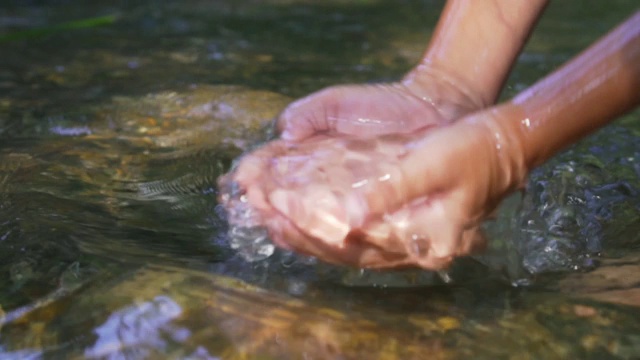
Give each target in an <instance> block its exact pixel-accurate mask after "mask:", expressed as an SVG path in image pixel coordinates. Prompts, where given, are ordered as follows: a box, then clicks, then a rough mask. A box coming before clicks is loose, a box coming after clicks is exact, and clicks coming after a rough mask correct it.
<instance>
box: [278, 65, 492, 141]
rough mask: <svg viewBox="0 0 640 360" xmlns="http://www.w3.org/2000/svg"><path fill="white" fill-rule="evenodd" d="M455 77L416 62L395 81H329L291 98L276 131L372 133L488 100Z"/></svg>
mask: <svg viewBox="0 0 640 360" xmlns="http://www.w3.org/2000/svg"><path fill="white" fill-rule="evenodd" d="M480 98H481V97H480V94H476V93H474V92H472V91H470V90H469V89H468V87H467V86H466V85H464V84H463V83H462V82H460V81H457V80H454V77H453V76H451V75H449V74H445V73H444V72H441V71H437V70H436V69H433V68H429V67H426V66H421V67H419V68H417V69H416V70H414V71H412V72H410V73H409V74H408V75H407V76H405V78H404V79H403V80H402V81H400V82H395V83H389V84H375V85H343V86H334V87H330V88H327V89H324V90H321V91H319V92H316V93H314V94H311V95H309V96H307V97H305V98H302V99H300V100H297V101H295V102H294V103H292V104H291V105H289V107H287V108H286V109H285V110H284V111H283V113H282V114H281V115H280V117H279V119H278V128H279V129H280V131H281V137H282V138H283V139H286V140H291V141H301V140H304V139H305V138H307V137H309V136H313V135H315V134H319V133H323V134H348V135H358V136H371V135H380V134H389V133H411V132H413V131H415V130H416V129H419V128H423V127H429V126H434V125H444V124H448V123H450V122H452V121H453V120H455V119H457V118H459V117H461V116H462V115H464V114H467V113H470V112H472V111H477V110H479V109H481V108H482V107H484V106H486V105H488V104H484V103H483V102H482V101H481V100H480Z"/></svg>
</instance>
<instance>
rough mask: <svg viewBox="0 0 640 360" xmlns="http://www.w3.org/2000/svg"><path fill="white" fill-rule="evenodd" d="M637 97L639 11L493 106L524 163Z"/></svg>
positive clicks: (539, 159) (536, 160)
mask: <svg viewBox="0 0 640 360" xmlns="http://www.w3.org/2000/svg"><path fill="white" fill-rule="evenodd" d="M639 103H640V12H637V13H635V14H634V15H633V16H631V17H630V18H629V19H628V20H626V21H625V22H624V23H623V24H621V25H619V26H618V27H617V28H615V29H613V30H612V31H611V32H609V33H608V34H607V35H605V36H604V37H603V38H601V39H600V40H599V41H598V42H596V43H595V44H593V45H592V46H591V47H589V48H588V49H586V50H585V51H583V52H582V53H581V54H580V55H578V56H577V57H576V58H574V59H573V60H572V61H570V62H569V63H567V64H565V65H564V66H562V67H561V68H559V69H558V70H556V71H555V72H553V73H552V74H551V75H549V76H547V77H546V78H544V79H542V80H541V81H539V82H537V83H536V84H534V85H533V86H532V87H530V88H529V89H527V90H525V91H523V92H522V93H520V94H519V95H517V96H516V97H515V98H514V99H513V100H512V101H510V102H508V103H507V104H506V105H503V106H501V107H499V108H498V110H496V114H497V115H498V118H499V119H498V121H497V122H498V126H503V127H505V128H506V130H505V131H506V134H509V136H515V137H516V138H517V141H518V142H519V144H520V147H521V150H520V151H521V152H522V155H523V161H524V163H525V166H526V167H527V168H528V169H532V168H533V167H535V166H538V165H540V164H542V163H543V162H545V161H546V160H548V159H549V158H550V157H552V156H553V155H554V154H556V153H557V152H558V151H560V150H561V149H563V148H564V147H566V146H568V145H569V144H572V143H574V142H575V141H577V140H579V139H580V138H582V137H584V136H586V135H587V134H589V133H591V132H592V131H594V130H596V129H598V128H600V127H602V126H604V125H606V124H607V123H609V122H610V121H612V120H613V119H615V118H616V117H617V116H619V115H621V114H623V113H625V112H628V111H630V110H632V109H633V108H634V107H635V106H637V105H638V104H639Z"/></svg>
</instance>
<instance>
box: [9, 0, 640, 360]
mask: <svg viewBox="0 0 640 360" xmlns="http://www.w3.org/2000/svg"><path fill="white" fill-rule="evenodd" d="M441 5H442V4H441V3H440V2H430V1H401V2H397V1H337V0H336V1H328V2H317V1H302V0H300V1H293V0H290V1H276V0H274V1H231V0H229V1H215V2H212V1H180V2H178V1H175V2H163V3H162V4H158V3H155V2H148V3H146V4H145V3H144V2H136V3H132V2H119V3H113V2H92V3H91V5H82V6H79V5H78V4H73V3H68V2H57V1H52V2H50V3H47V2H35V3H33V4H30V5H22V4H20V3H18V2H9V3H8V4H6V6H3V8H2V9H0V41H1V42H0V53H1V54H2V57H1V58H0V274H1V275H0V359H5V358H7V359H12V358H39V357H44V356H50V357H53V358H128V359H129V358H131V359H140V358H181V359H217V358H223V359H228V358H242V356H244V355H247V356H248V357H249V358H255V357H259V356H260V357H261V358H274V359H282V358H292V359H297V358H339V356H342V357H343V358H353V359H361V358H371V357H372V356H374V357H379V358H399V359H410V358H416V359H420V358H424V354H425V353H429V354H432V355H433V357H434V358H451V357H453V358H470V357H473V358H496V357H517V356H519V355H522V356H524V355H523V354H525V353H529V354H531V357H532V358H607V357H619V358H633V357H637V356H638V354H640V338H639V337H638V335H637V334H640V322H639V321H638V320H636V319H640V311H639V310H638V305H640V289H639V288H638V284H639V283H640V275H638V274H640V255H638V252H639V249H640V237H639V236H638V234H639V233H640V232H639V231H638V230H639V225H638V224H640V222H639V221H638V219H639V216H638V214H639V213H640V205H639V204H640V190H639V189H640V181H639V177H640V165H639V162H638V161H639V159H640V127H639V126H640V125H639V117H640V116H639V115H638V113H637V112H636V113H634V114H631V115H628V116H626V117H624V118H622V119H620V120H619V121H617V122H616V123H615V124H613V125H611V126H609V127H607V128H606V129H603V130H602V131H600V132H598V133H597V134H595V135H594V136H592V137H590V138H589V139H587V140H586V141H584V142H582V143H580V144H578V145H577V146H575V147H573V148H571V149H570V150H569V151H567V152H565V153H564V154H562V155H560V156H558V157H557V158H556V159H554V160H552V161H551V162H549V163H548V164H547V165H545V166H544V167H542V168H540V169H538V170H536V171H535V172H534V173H533V174H532V175H531V180H530V183H529V187H528V191H527V193H526V194H525V195H524V198H519V197H518V195H516V197H514V198H512V199H511V200H510V201H509V202H508V203H506V204H504V206H503V209H502V211H501V212H500V214H499V216H498V219H497V220H496V221H495V222H493V223H491V224H488V225H487V226H488V227H489V232H490V233H491V234H492V242H491V249H489V251H488V252H487V253H486V254H484V255H481V256H479V257H477V258H475V259H465V260H462V261H460V262H459V263H458V264H456V265H455V266H454V267H453V268H452V269H450V270H449V271H448V272H447V273H442V274H434V273H430V272H423V271H406V272H390V273H387V272H385V273H380V272H370V271H365V272H362V271H360V270H352V269H341V268H336V267H331V266H327V265H325V264H322V263H320V262H318V261H317V260H315V259H312V258H303V257H300V256H297V255H295V254H292V253H289V252H283V251H280V250H277V249H274V248H273V247H272V246H271V245H270V243H269V242H268V240H267V239H266V238H265V237H264V236H263V235H264V233H261V232H260V231H259V230H257V229H252V231H253V232H252V233H249V232H243V233H241V234H239V233H236V234H235V235H236V236H235V237H234V236H232V237H231V239H236V240H231V241H230V237H229V235H228V232H229V228H228V225H227V221H226V216H228V214H224V212H223V211H222V209H221V208H220V206H219V205H218V204H217V201H216V196H217V195H218V189H216V187H215V184H216V179H217V178H218V176H219V175H221V174H222V173H224V172H226V171H228V170H229V168H230V166H231V164H232V161H233V159H235V158H236V157H237V156H238V155H240V154H241V152H243V151H246V150H247V149H249V148H250V147H251V146H253V145H255V144H257V143H259V142H261V141H264V140H265V139H266V138H268V137H269V136H272V134H271V130H272V129H271V128H270V126H269V125H268V124H269V120H270V119H271V118H273V117H274V116H275V115H276V114H277V113H278V111H279V110H280V109H282V107H283V106H285V105H286V103H288V102H289V101H290V100H291V99H293V98H295V97H299V96H302V95H304V94H306V93H308V92H310V91H313V90H316V89H318V88H321V87H324V86H327V85H331V84H336V83H345V82H363V81H381V80H390V79H395V78H397V77H398V76H400V75H401V74H402V73H403V72H404V71H406V70H407V69H408V68H409V67H410V66H411V65H412V64H413V63H414V62H415V61H416V59H418V57H419V56H420V54H421V52H422V50H423V47H424V44H425V42H426V39H427V38H428V36H429V33H430V29H431V28H432V26H433V24H434V23H435V21H436V19H437V15H438V13H439V9H440V7H441ZM636 8H637V5H636V4H635V3H634V2H633V1H614V2H606V3H601V2H599V1H595V0H593V1H588V2H585V3H583V4H581V5H580V6H578V7H576V6H575V5H573V4H571V2H554V3H553V4H552V5H551V6H550V8H549V9H548V11H547V14H546V15H545V18H544V19H543V20H542V21H541V23H540V24H539V26H538V28H537V30H536V33H535V34H534V36H533V38H532V39H531V41H530V44H529V46H528V47H527V49H526V50H525V52H524V53H523V55H522V56H521V57H520V59H519V63H518V65H517V66H516V68H515V70H514V73H513V75H512V77H511V79H510V80H509V82H508V84H507V90H506V91H505V96H510V95H513V94H514V93H515V92H517V91H519V90H520V89H522V88H524V87H526V86H528V85H530V84H531V83H532V82H533V81H535V79H537V78H539V77H540V76H542V75H544V74H546V73H547V72H548V71H550V70H551V69H553V68H554V67H556V66H557V65H559V64H560V63H562V62H563V61H566V60H567V59H569V58H570V57H571V56H572V55H574V54H575V53H576V52H577V51H579V50H580V49H581V48H583V47H584V46H586V45H587V44H589V43H590V42H591V41H593V40H594V39H595V38H596V37H597V36H598V35H600V34H602V33H603V32H605V31H606V30H607V29H608V28H610V27H612V26H613V24H615V23H617V22H619V21H621V20H622V19H623V18H624V17H625V16H626V14H629V13H630V12H631V11H632V10H633V9H636ZM100 16H107V18H104V19H103V20H101V21H97V22H96V21H94V22H93V23H91V22H88V23H85V24H84V25H83V24H79V23H77V22H76V23H73V22H74V21H77V20H80V19H89V18H95V17H100ZM60 24H63V25H64V24H67V25H64V26H61V25H60ZM73 24H75V25H73ZM32 29H40V30H38V31H32ZM229 191H230V190H229ZM232 235H233V234H232ZM238 239H241V240H250V241H249V245H252V244H253V245H255V243H251V242H252V241H253V242H255V240H260V242H259V244H258V245H259V246H256V247H251V246H249V247H247V243H246V242H238V241H237V240H238ZM253 254H259V255H260V256H259V258H252V260H255V261H252V262H248V261H246V258H247V255H253ZM250 257H251V256H250ZM446 283H449V284H446ZM512 284H517V285H525V284H530V286H528V287H512V286H511V285H512ZM622 304H626V305H622Z"/></svg>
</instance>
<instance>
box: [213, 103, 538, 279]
mask: <svg viewBox="0 0 640 360" xmlns="http://www.w3.org/2000/svg"><path fill="white" fill-rule="evenodd" d="M494 117H495V116H494V114H493V113H492V112H491V111H484V112H480V113H477V114H474V115H472V116H470V117H467V118H465V119H464V120H462V121H461V122H460V123H456V124H453V125H449V126H443V127H440V128H437V129H427V130H423V131H420V132H418V133H414V134H396V135H382V136H371V137H363V136H349V135H342V136H331V137H328V136H313V137H309V138H306V140H304V141H302V142H290V141H285V140H277V141H274V142H272V143H269V144H267V145H266V146H265V147H263V148H261V149H259V150H257V151H256V152H254V153H252V154H249V155H247V156H246V157H245V158H244V159H243V161H241V163H240V165H239V166H238V168H237V169H236V171H235V172H234V173H233V174H230V175H228V176H227V177H226V178H225V179H223V182H230V181H233V182H236V183H237V184H238V185H239V186H240V188H242V189H244V191H245V196H246V201H248V203H249V204H251V205H252V206H253V207H254V208H255V209H256V211H257V212H258V213H259V214H260V217H261V223H262V225H263V226H265V227H266V228H267V229H268V230H269V233H270V236H271V237H272V239H273V240H274V241H275V242H276V244H278V245H280V246H283V247H287V248H291V249H293V250H296V251H299V252H302V253H305V254H309V255H313V256H317V257H319V258H321V259H323V260H325V261H329V262H333V263H339V264H346V265H352V266H358V267H373V268H390V267H400V266H419V267H422V268H426V269H439V268H443V267H446V266H447V265H448V264H449V263H450V262H451V260H452V259H453V258H455V257H457V256H463V255H467V254H470V253H473V252H475V251H478V250H480V249H482V247H483V246H484V238H483V236H482V233H481V230H480V225H481V223H482V221H483V220H484V219H485V218H486V217H487V216H488V215H489V214H490V213H491V212H492V211H493V210H494V209H495V207H496V206H497V205H498V204H499V202H500V201H501V199H502V198H503V197H504V196H506V195H507V194H508V193H509V192H511V191H513V190H514V189H515V188H517V187H518V186H520V185H521V184H522V183H523V182H524V178H525V176H526V171H525V169H524V165H523V163H522V160H521V154H520V149H519V146H518V140H517V139H513V138H511V137H510V136H509V134H507V133H506V132H504V131H502V130H501V128H500V127H499V126H497V125H496V124H497V122H495V121H493V120H494V119H493V118H494Z"/></svg>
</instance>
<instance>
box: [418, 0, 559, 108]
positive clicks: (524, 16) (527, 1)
mask: <svg viewBox="0 0 640 360" xmlns="http://www.w3.org/2000/svg"><path fill="white" fill-rule="evenodd" d="M546 4H547V0H515V1H513V0H492V1H485V0H483V1H476V0H449V1H447V4H446V6H445V9H444V10H443V12H442V15H441V17H440V20H439V22H438V25H437V27H436V30H435V32H434V34H433V37H432V39H431V42H430V44H429V46H428V48H427V51H426V53H425V55H424V57H423V59H422V61H421V62H420V64H419V65H418V66H417V67H416V68H415V70H414V71H412V72H411V73H410V74H409V75H408V76H407V78H406V80H407V81H418V82H419V81H420V80H421V77H422V76H423V74H422V73H423V72H427V73H429V72H432V71H440V72H442V73H443V74H444V75H446V76H450V77H451V79H450V81H453V82H459V84H454V85H458V87H460V88H463V89H468V91H469V92H470V93H471V94H472V97H474V98H476V99H478V101H479V102H481V107H486V106H489V105H491V104H493V103H494V102H495V101H496V99H497V97H498V95H499V93H500V90H501V88H502V86H503V84H504V82H505V80H506V78H507V76H508V74H509V71H510V70H511V67H512V65H513V63H514V62H515V59H516V58H517V56H518V54H519V52H520V50H521V49H522V47H523V45H524V44H525V42H526V40H527V37H528V36H529V33H530V31H531V29H532V28H533V26H534V24H535V22H536V20H537V19H538V18H539V16H540V14H541V13H542V11H543V9H544V7H545V5H546ZM426 77H427V78H428V77H429V74H427V75H426Z"/></svg>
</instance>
